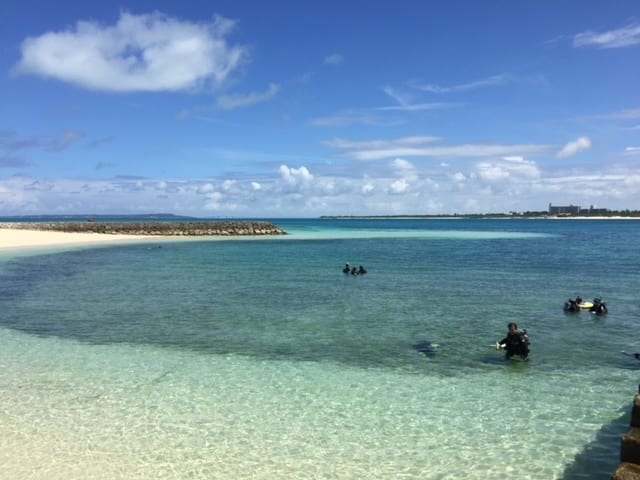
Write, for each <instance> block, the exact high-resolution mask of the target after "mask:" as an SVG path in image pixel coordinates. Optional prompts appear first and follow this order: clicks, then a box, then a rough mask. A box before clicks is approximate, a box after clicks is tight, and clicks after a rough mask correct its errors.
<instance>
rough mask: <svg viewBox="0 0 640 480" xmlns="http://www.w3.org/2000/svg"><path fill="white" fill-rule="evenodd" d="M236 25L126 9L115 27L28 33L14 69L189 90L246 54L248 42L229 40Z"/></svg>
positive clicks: (88, 84)
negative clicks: (236, 43)
mask: <svg viewBox="0 0 640 480" xmlns="http://www.w3.org/2000/svg"><path fill="white" fill-rule="evenodd" d="M234 25H235V22H233V21H232V20H229V19H226V18H223V17H219V16H217V17H216V18H215V21H214V22H212V23H208V24H205V23H192V22H188V21H182V20H179V19H176V18H172V17H169V16H167V15H163V14H160V13H152V14H144V15H134V14H130V13H126V12H123V13H121V15H120V18H119V20H118V22H117V23H116V24H115V25H113V26H104V25H100V24H98V23H97V22H93V21H80V22H78V23H77V24H76V26H75V28H71V29H68V30H65V31H58V32H48V33H45V34H43V35H40V36H39V37H30V38H27V39H26V40H24V42H23V43H22V58H21V60H20V62H19V63H18V64H17V65H16V66H15V67H14V69H13V71H14V73H16V74H32V75H39V76H43V77H50V78H55V79H58V80H61V81H63V82H68V83H72V84H75V85H79V86H81V87H84V88H88V89H92V90H105V91H115V92H131V91H179V90H189V89H193V88H196V87H199V86H202V85H203V84H204V83H206V82H215V83H221V82H223V81H224V80H225V79H226V78H227V77H228V76H229V75H230V74H231V72H233V71H234V70H235V69H236V68H237V67H238V66H239V65H240V64H241V62H242V61H243V60H244V59H245V58H246V57H247V49H246V48H245V47H242V46H231V45H229V44H228V43H227V40H226V37H227V36H228V35H229V34H230V32H231V31H232V30H233V27H234Z"/></svg>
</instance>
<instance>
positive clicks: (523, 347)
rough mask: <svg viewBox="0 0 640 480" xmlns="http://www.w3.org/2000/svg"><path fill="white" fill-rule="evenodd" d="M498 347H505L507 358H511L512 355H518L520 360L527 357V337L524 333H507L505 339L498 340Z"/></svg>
mask: <svg viewBox="0 0 640 480" xmlns="http://www.w3.org/2000/svg"><path fill="white" fill-rule="evenodd" d="M500 345H506V347H505V350H506V351H507V353H506V357H507V358H511V357H513V356H514V355H519V356H520V357H522V358H527V357H528V356H529V337H528V336H527V334H526V332H521V331H518V332H516V333H509V334H508V335H507V336H506V337H505V338H503V339H502V340H500Z"/></svg>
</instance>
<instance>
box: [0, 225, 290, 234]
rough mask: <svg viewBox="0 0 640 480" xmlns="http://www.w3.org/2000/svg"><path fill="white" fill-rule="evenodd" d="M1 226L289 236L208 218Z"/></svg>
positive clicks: (271, 227) (273, 227)
mask: <svg viewBox="0 0 640 480" xmlns="http://www.w3.org/2000/svg"><path fill="white" fill-rule="evenodd" d="M0 228H17V229H23V230H40V231H52V232H70V233H103V234H112V235H116V234H119V235H162V236H246V235H286V234H287V232H285V231H284V230H282V229H281V228H280V227H278V226H276V225H274V224H272V223H270V222H251V221H234V222H226V221H206V222H90V221H87V222H34V223H30V222H24V223H2V224H0Z"/></svg>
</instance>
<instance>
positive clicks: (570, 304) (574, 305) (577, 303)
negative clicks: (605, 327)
mask: <svg viewBox="0 0 640 480" xmlns="http://www.w3.org/2000/svg"><path fill="white" fill-rule="evenodd" d="M562 309H563V310H564V311H565V312H567V313H575V312H581V311H583V310H588V311H589V312H591V313H593V314H595V315H604V314H606V313H607V312H608V311H609V310H608V309H607V304H606V303H604V302H603V301H602V299H601V298H594V299H593V302H587V301H584V300H582V298H580V297H576V299H575V300H573V299H571V298H570V299H569V300H567V301H566V302H565V303H564V306H563V307H562Z"/></svg>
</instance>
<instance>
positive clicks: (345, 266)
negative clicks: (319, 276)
mask: <svg viewBox="0 0 640 480" xmlns="http://www.w3.org/2000/svg"><path fill="white" fill-rule="evenodd" d="M349 272H351V268H350V267H349V264H348V263H345V264H344V268H343V269H342V273H349Z"/></svg>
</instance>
